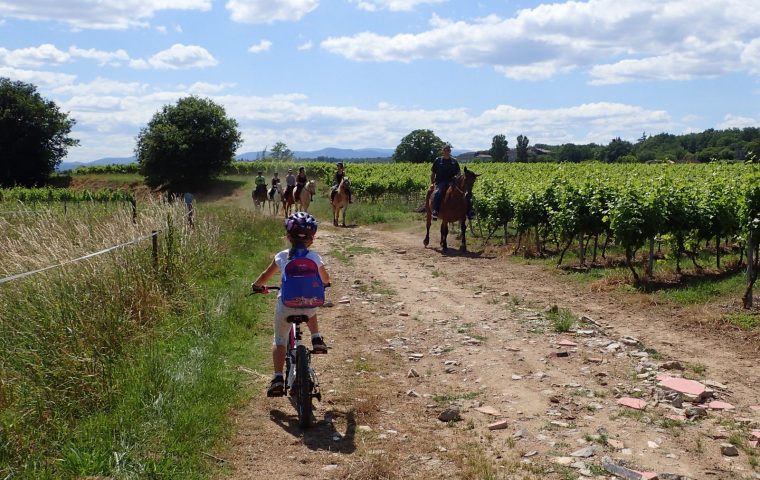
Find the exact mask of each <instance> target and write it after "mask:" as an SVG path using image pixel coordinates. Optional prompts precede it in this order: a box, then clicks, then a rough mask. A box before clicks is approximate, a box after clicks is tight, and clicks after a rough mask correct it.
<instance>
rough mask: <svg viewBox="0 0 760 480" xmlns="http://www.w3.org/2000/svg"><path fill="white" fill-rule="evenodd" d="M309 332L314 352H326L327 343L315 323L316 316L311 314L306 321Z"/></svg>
mask: <svg viewBox="0 0 760 480" xmlns="http://www.w3.org/2000/svg"><path fill="white" fill-rule="evenodd" d="M306 325H307V326H308V327H309V331H310V332H311V348H312V351H313V352H314V353H327V345H325V340H324V339H323V338H322V335H321V334H320V333H319V325H318V324H317V316H316V315H312V316H310V317H309V321H308V322H306Z"/></svg>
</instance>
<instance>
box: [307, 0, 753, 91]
mask: <svg viewBox="0 0 760 480" xmlns="http://www.w3.org/2000/svg"><path fill="white" fill-rule="evenodd" d="M362 1H363V2H364V3H377V1H375V2H369V0H362ZM388 4H389V3H387V2H386V3H384V5H388ZM753 4H754V5H753ZM758 31H760V9H758V8H757V4H756V2H746V1H742V0H726V1H723V2H717V1H713V0H697V1H695V0H671V1H669V2H665V3H663V2H656V1H645V0H589V1H587V2H577V1H569V2H565V3H552V4H543V5H539V6H537V7H535V8H532V9H524V10H520V11H519V12H518V13H517V14H516V15H515V16H513V17H511V18H500V17H498V16H495V15H491V16H488V17H484V18H478V19H474V20H470V21H463V20H459V21H453V20H448V19H443V18H440V17H438V16H435V15H433V16H432V17H431V20H430V28H429V29H428V30H427V31H423V32H416V33H398V34H396V35H391V36H388V35H379V34H376V33H373V32H362V33H358V34H355V35H352V36H339V37H330V38H328V39H326V40H324V41H323V42H322V43H321V46H322V47H323V48H325V49H326V50H328V51H330V52H332V53H335V54H338V55H342V56H344V57H346V58H348V59H351V60H356V61H378V62H387V61H396V62H411V61H414V60H418V59H431V58H432V59H442V60H449V61H452V62H457V63H460V64H463V65H468V66H479V65H490V66H493V67H494V68H495V69H496V70H497V71H498V72H500V73H502V74H504V75H505V76H507V77H509V78H514V79H545V78H549V77H550V76H553V75H556V74H557V73H562V72H567V71H570V70H574V69H579V68H582V69H588V70H589V72H590V75H591V82H592V83H595V84H610V83H622V82H628V81H638V80H663V79H667V80H684V79H692V78H709V77H713V76H717V75H722V74H726V73H733V72H737V71H751V72H754V73H757V72H758V71H760V40H758V38H757V32H758Z"/></svg>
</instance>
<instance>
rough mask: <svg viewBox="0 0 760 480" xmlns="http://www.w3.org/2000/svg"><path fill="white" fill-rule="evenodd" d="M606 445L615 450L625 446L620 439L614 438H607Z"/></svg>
mask: <svg viewBox="0 0 760 480" xmlns="http://www.w3.org/2000/svg"><path fill="white" fill-rule="evenodd" d="M607 445H609V446H610V447H612V448H614V449H616V450H622V449H624V448H625V444H624V443H623V442H621V441H620V440H615V439H614V438H610V439H607Z"/></svg>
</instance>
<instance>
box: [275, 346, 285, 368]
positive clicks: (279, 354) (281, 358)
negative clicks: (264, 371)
mask: <svg viewBox="0 0 760 480" xmlns="http://www.w3.org/2000/svg"><path fill="white" fill-rule="evenodd" d="M285 350H286V349H285V345H272V366H273V367H274V374H275V375H278V374H279V375H282V370H283V368H284V367H285Z"/></svg>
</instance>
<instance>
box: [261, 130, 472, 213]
mask: <svg viewBox="0 0 760 480" xmlns="http://www.w3.org/2000/svg"><path fill="white" fill-rule="evenodd" d="M335 167H336V171H335V176H334V177H333V185H332V187H331V188H330V200H331V201H332V200H333V198H334V197H335V193H336V192H337V190H338V186H339V185H340V184H341V182H342V181H343V179H344V178H345V176H346V173H345V166H344V165H343V162H338V163H336V164H335ZM460 173H461V169H460V167H459V162H458V161H457V160H456V159H455V158H454V157H452V156H451V145H449V144H446V145H444V147H443V149H442V155H441V156H439V157H438V158H436V159H435V161H434V162H433V166H432V169H431V175H430V181H431V183H432V184H433V185H435V188H434V190H433V194H432V202H431V203H432V205H431V207H432V208H431V210H432V212H431V213H432V218H433V220H437V219H438V212H439V210H440V207H441V201H442V200H443V196H444V194H445V192H446V190H448V188H449V186H450V185H451V184H452V183H453V181H454V179H455V178H456V177H457V176H458V175H459V174H460ZM307 182H308V178H307V177H306V168H305V167H298V174H297V175H293V169H292V168H289V169H288V174H287V176H286V177H285V191H284V192H282V195H283V198H288V196H289V195H291V193H293V192H294V193H293V198H294V199H295V201H296V202H298V201H300V195H301V192H302V191H303V189H304V188H305V187H306V183H307ZM255 184H256V190H255V195H256V196H259V195H262V196H263V194H264V193H266V194H267V195H268V197H269V200H272V199H273V198H274V194H275V191H276V190H277V188H278V186H279V187H280V188H281V183H280V177H279V173H278V172H274V176H273V177H272V179H271V184H270V187H269V188H268V189H267V181H266V179H265V178H264V175H263V173H262V172H258V175H257V176H256V179H255ZM346 194H347V195H348V201H349V203H353V201H352V198H351V190H350V188H346ZM466 199H467V207H468V208H467V210H468V211H467V216H468V217H469V218H472V216H473V209H472V192H466Z"/></svg>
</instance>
